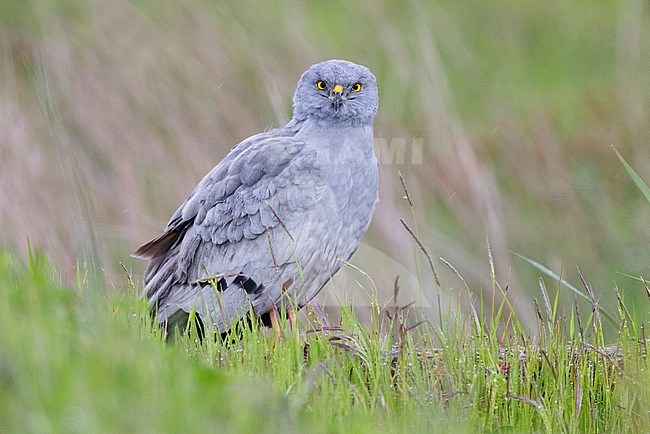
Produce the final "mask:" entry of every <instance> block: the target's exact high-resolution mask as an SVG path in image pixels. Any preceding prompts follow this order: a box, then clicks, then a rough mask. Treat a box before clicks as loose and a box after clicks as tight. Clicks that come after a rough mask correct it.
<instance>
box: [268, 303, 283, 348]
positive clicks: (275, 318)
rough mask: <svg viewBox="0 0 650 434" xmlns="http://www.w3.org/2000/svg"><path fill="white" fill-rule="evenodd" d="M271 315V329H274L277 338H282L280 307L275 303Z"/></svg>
mask: <svg viewBox="0 0 650 434" xmlns="http://www.w3.org/2000/svg"><path fill="white" fill-rule="evenodd" d="M269 316H270V317H271V329H273V334H274V335H275V337H276V338H278V339H282V330H281V329H280V314H279V313H278V308H277V307H275V304H273V305H271V310H270V311H269Z"/></svg>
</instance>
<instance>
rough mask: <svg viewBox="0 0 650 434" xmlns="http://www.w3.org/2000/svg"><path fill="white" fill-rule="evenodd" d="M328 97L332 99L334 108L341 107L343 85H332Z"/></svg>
mask: <svg viewBox="0 0 650 434" xmlns="http://www.w3.org/2000/svg"><path fill="white" fill-rule="evenodd" d="M330 99H331V100H332V105H334V110H337V111H338V109H339V108H341V104H343V86H341V85H340V84H337V85H336V86H334V89H332V96H330Z"/></svg>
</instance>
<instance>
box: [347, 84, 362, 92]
mask: <svg viewBox="0 0 650 434" xmlns="http://www.w3.org/2000/svg"><path fill="white" fill-rule="evenodd" d="M350 90H351V91H352V92H361V83H354V84H353V85H352V87H351V88H350Z"/></svg>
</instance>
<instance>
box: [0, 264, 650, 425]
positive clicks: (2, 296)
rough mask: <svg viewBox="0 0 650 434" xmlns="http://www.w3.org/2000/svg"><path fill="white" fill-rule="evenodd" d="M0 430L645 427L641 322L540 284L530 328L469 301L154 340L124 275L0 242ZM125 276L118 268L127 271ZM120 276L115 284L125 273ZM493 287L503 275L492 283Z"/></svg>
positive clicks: (625, 311) (647, 399)
mask: <svg viewBox="0 0 650 434" xmlns="http://www.w3.org/2000/svg"><path fill="white" fill-rule="evenodd" d="M0 275H2V276H3V279H2V280H1V281H0V328H1V329H2V333H1V334H0V385H1V387H0V432H39V433H42V432H84V433H86V432H134V431H137V432H214V431H218V432H307V431H309V432H371V433H372V432H375V433H376V432H397V431H402V432H410V431H412V432H424V431H429V432H447V431H452V430H453V431H455V432H459V430H462V431H483V432H493V431H498V432H503V431H508V432H521V431H525V432H529V431H537V432H644V431H645V430H646V429H647V426H648V424H650V412H649V410H648V409H649V408H650V376H648V375H647V373H648V371H649V369H650V361H649V360H648V358H647V357H646V354H647V345H648V343H650V342H649V341H648V340H647V337H646V331H645V328H646V327H647V324H646V323H642V324H641V328H636V326H635V324H636V321H634V318H633V317H634V316H635V315H636V313H635V311H634V309H633V308H636V309H638V310H646V311H647V306H648V303H646V304H645V305H643V306H630V305H627V306H626V303H625V300H624V299H621V298H619V299H618V303H619V312H618V316H617V328H618V338H617V340H616V341H615V342H605V341H604V337H603V332H602V328H603V327H604V325H603V322H602V321H601V318H600V315H598V313H597V311H596V312H594V313H591V312H590V313H588V314H584V313H578V312H576V311H574V310H573V309H571V308H569V309H562V307H561V305H560V304H558V298H557V296H556V295H554V294H553V291H551V293H550V294H547V291H546V290H545V289H544V291H542V292H540V296H539V300H540V303H539V305H538V304H537V303H536V304H535V308H536V312H537V314H538V324H539V329H538V330H537V333H536V334H535V337H534V338H533V337H530V336H527V335H525V334H524V333H523V331H522V327H521V326H520V324H519V322H518V320H517V317H516V315H514V313H513V312H512V310H511V309H510V307H509V305H508V303H507V302H506V303H504V304H502V305H496V306H491V305H490V304H489V303H487V302H486V303H484V304H485V306H482V303H480V302H479V303H477V304H476V306H475V308H476V310H472V314H471V315H470V316H469V317H467V318H463V317H458V316H456V317H453V318H452V317H447V318H446V319H445V321H443V324H444V326H443V329H439V328H437V327H434V326H432V325H430V324H427V323H425V324H420V325H418V326H415V327H413V326H411V327H407V326H406V324H407V323H412V321H411V322H408V321H406V319H405V318H404V316H405V315H406V312H408V310H403V309H400V308H399V307H395V306H387V307H385V308H381V309H380V308H379V307H378V306H376V304H375V308H374V311H373V315H372V318H371V322H370V325H366V326H364V325H362V324H361V323H360V322H359V321H358V320H357V319H356V317H355V315H354V313H353V312H352V310H349V309H343V312H342V320H341V323H340V324H329V323H328V320H327V318H326V317H325V316H323V315H321V314H317V313H316V312H311V314H310V315H308V317H307V318H308V319H307V320H304V321H303V323H302V324H300V325H299V327H298V328H297V330H291V329H290V328H289V327H288V325H287V324H286V323H283V324H282V327H281V334H280V336H278V335H276V334H274V333H273V332H272V331H269V330H260V329H257V328H252V329H251V328H246V327H244V328H243V329H242V330H241V332H242V334H243V338H242V339H241V340H237V341H234V342H229V343H221V342H210V341H209V342H205V343H204V344H203V345H200V344H198V343H197V340H196V339H195V338H194V334H193V331H192V330H190V333H189V334H188V335H185V334H183V335H182V336H177V337H176V339H175V340H173V341H172V342H170V343H165V342H164V341H163V338H162V336H161V333H160V331H159V330H158V329H157V328H156V327H153V326H152V324H151V322H150V320H149V317H148V315H147V313H146V307H145V305H144V304H143V303H142V302H141V301H139V300H138V299H137V297H136V296H135V292H136V290H135V288H133V287H129V288H128V290H126V291H124V292H123V295H122V296H106V295H103V294H102V295H100V294H99V293H98V292H97V291H96V288H89V287H88V284H87V283H86V282H85V279H84V278H83V274H82V273H80V278H79V279H78V280H79V282H78V285H77V286H78V287H77V288H76V290H74V291H73V290H70V289H67V288H64V287H62V286H61V285H60V284H58V283H57V282H58V277H57V275H56V272H55V271H54V270H53V268H52V267H51V266H50V264H49V263H48V262H47V260H46V259H45V258H44V257H43V256H42V255H32V256H31V261H30V263H29V264H26V265H25V264H23V263H21V262H19V261H17V260H16V259H15V257H14V256H12V255H11V254H9V253H6V252H5V253H2V254H0ZM124 280H125V281H126V280H127V279H124ZM125 286H126V284H125ZM495 289H496V290H497V291H499V290H500V289H501V288H500V286H499V284H498V283H497V282H495Z"/></svg>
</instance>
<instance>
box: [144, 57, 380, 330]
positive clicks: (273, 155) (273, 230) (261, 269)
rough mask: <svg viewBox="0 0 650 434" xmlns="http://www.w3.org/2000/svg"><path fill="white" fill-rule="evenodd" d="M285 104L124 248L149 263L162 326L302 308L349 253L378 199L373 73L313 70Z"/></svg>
mask: <svg viewBox="0 0 650 434" xmlns="http://www.w3.org/2000/svg"><path fill="white" fill-rule="evenodd" d="M337 85H339V86H337ZM293 101H294V117H293V119H292V120H291V121H290V122H289V123H288V124H287V125H286V126H285V127H283V128H279V129H275V130H272V131H268V132H265V133H261V134H257V135H255V136H252V137H250V138H248V139H246V140H244V141H243V142H241V143H239V144H238V145H237V146H235V147H234V148H233V149H232V150H231V151H230V153H229V154H228V155H227V156H226V157H225V158H224V159H223V160H222V161H221V162H220V163H219V164H218V165H217V166H216V167H215V168H214V169H212V171H211V172H210V173H208V175H206V177H205V178H203V180H202V181H201V182H200V183H199V184H198V185H197V187H196V188H195V189H194V191H193V192H192V194H191V195H190V196H189V198H188V199H187V200H186V201H185V202H184V203H183V204H182V205H181V206H180V208H178V210H177V211H176V212H175V213H174V215H173V216H172V218H171V220H170V222H169V223H168V225H167V228H166V229H165V231H164V233H163V234H161V235H160V236H159V237H157V238H155V239H153V240H151V241H149V242H148V243H146V244H144V245H143V246H141V247H140V248H139V249H138V250H137V251H136V252H135V253H134V256H136V257H139V258H144V259H149V260H150V262H149V265H148V266H147V269H146V271H145V275H144V282H145V290H144V296H146V297H147V298H148V300H149V302H150V306H151V308H152V309H154V310H156V311H157V314H158V320H159V321H160V322H161V323H164V322H165V321H167V320H168V318H170V317H171V316H172V315H174V314H176V313H178V312H179V311H185V312H191V311H194V310H195V311H196V312H197V314H198V315H199V316H200V318H201V320H202V322H203V324H205V325H206V326H208V327H211V328H212V329H213V330H214V331H216V332H221V333H223V332H226V331H228V330H229V329H230V327H231V326H232V324H233V323H234V322H235V321H236V320H238V319H239V318H241V317H243V316H244V315H246V314H247V313H248V312H251V311H252V312H253V313H254V314H255V315H257V316H261V315H264V314H266V313H267V312H268V311H269V310H270V309H271V308H272V306H273V305H275V306H276V307H278V308H279V307H280V306H284V308H286V309H291V308H292V307H294V306H295V307H297V308H301V307H302V306H304V305H305V304H306V303H307V302H309V300H311V299H312V298H313V297H314V296H315V295H316V294H317V293H318V292H319V291H320V290H321V288H322V287H323V286H324V285H325V284H326V283H327V281H328V280H329V279H330V277H331V276H333V275H334V274H335V273H336V272H337V271H338V269H339V268H340V266H341V264H342V262H343V261H346V260H348V259H349V258H350V256H351V255H352V254H353V253H354V251H355V250H356V248H357V247H358V245H359V243H360V241H361V239H362V238H363V236H364V234H365V232H366V230H367V228H368V225H369V224H370V220H371V217H372V214H373V212H374V208H375V203H376V201H377V200H378V199H377V184H378V176H377V175H378V173H377V160H376V158H375V154H374V150H373V131H372V122H373V119H374V116H375V113H376V111H377V104H378V95H377V85H376V81H375V77H374V75H373V74H372V73H371V72H370V70H369V69H368V68H366V67H364V66H360V65H356V64H354V63H351V62H347V61H344V60H330V61H327V62H323V63H319V64H316V65H314V66H312V67H311V68H309V70H307V71H306V72H305V73H304V74H303V75H302V77H301V78H300V81H299V83H298V86H297V89H296V93H295V95H294V100H293ZM210 277H212V278H213V279H212V280H213V282H215V283H214V284H211V282H210V279H209V278H210ZM251 309H252V310H251Z"/></svg>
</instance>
